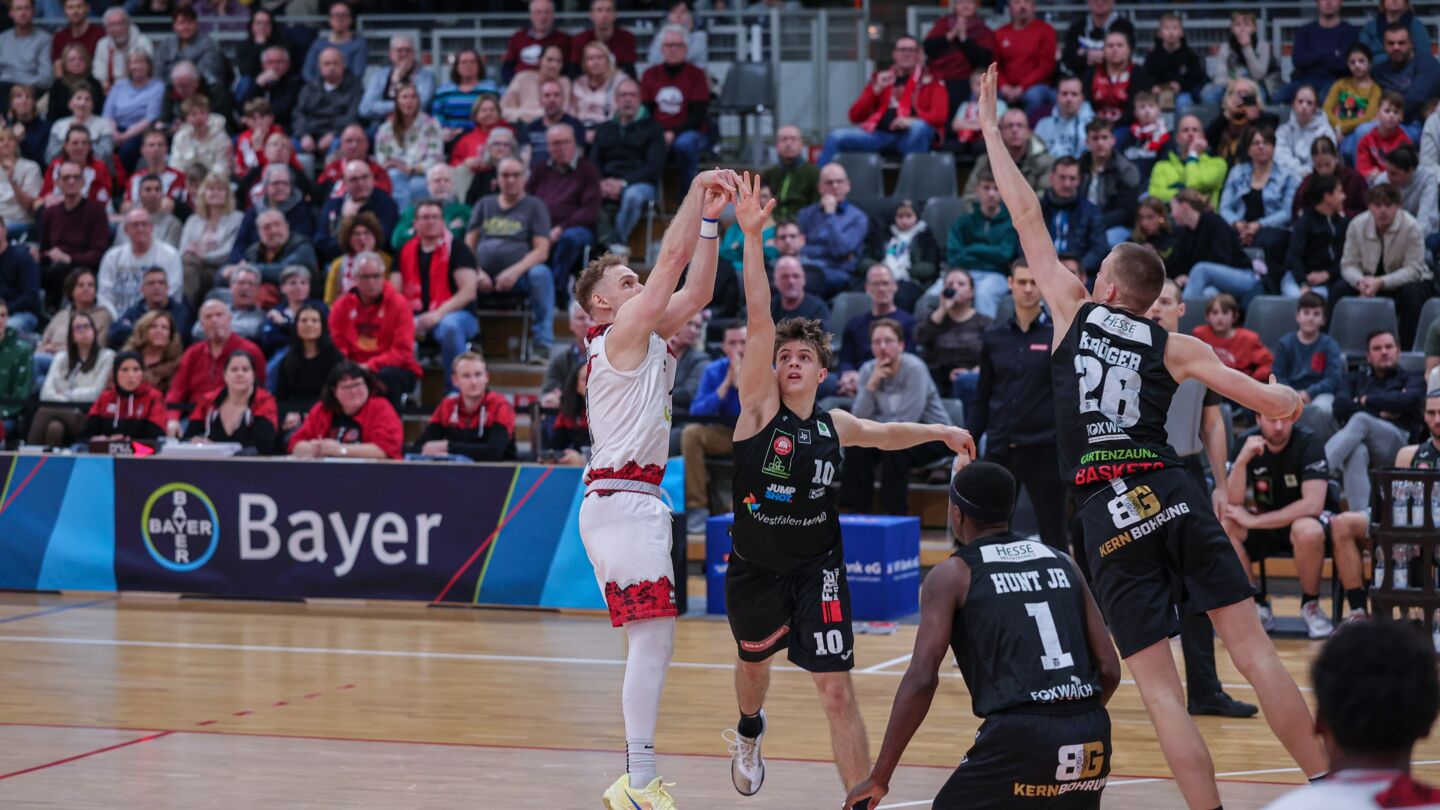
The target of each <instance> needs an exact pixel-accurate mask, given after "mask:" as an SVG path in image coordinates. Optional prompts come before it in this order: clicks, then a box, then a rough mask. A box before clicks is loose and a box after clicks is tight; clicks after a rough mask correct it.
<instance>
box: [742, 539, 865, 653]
mask: <svg viewBox="0 0 1440 810" xmlns="http://www.w3.org/2000/svg"><path fill="white" fill-rule="evenodd" d="M725 607H726V612H727V613H728V614H729V617H730V633H731V634H732V635H734V637H735V647H736V650H737V651H738V652H739V654H740V660H742V661H749V662H751V663H759V662H760V661H764V660H765V659H767V658H769V657H770V656H772V655H774V654H775V653H777V652H779V651H780V650H781V649H782V648H788V649H789V658H790V662H791V663H793V664H794V665H795V666H797V667H800V668H801V669H804V670H806V671H808V672H848V671H849V670H851V669H853V668H854V666H855V631H854V628H853V627H851V625H850V585H849V583H847V582H846V580H845V562H844V559H843V558H842V556H841V555H840V554H839V553H838V552H837V553H836V554H834V555H833V560H832V561H831V563H830V564H828V565H826V566H825V567H822V568H816V569H813V570H809V571H796V572H794V573H790V574H781V573H776V572H775V571H771V570H770V569H768V568H762V567H760V566H758V565H754V564H752V563H748V562H746V561H745V560H743V559H741V558H740V557H739V556H738V555H736V554H733V553H732V554H731V555H730V567H729V568H728V569H727V570H726V572H725Z"/></svg>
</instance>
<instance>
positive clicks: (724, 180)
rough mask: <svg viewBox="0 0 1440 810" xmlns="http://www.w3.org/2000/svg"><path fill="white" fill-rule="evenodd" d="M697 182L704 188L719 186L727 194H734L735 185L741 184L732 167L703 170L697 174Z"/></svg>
mask: <svg viewBox="0 0 1440 810" xmlns="http://www.w3.org/2000/svg"><path fill="white" fill-rule="evenodd" d="M695 182H696V183H699V184H700V187H701V188H703V189H707V190H708V189H712V188H716V187H719V188H721V189H723V190H724V191H725V193H726V194H729V195H731V196H733V195H734V194H735V187H736V186H737V185H739V184H740V178H739V176H738V175H736V174H735V172H733V171H731V170H730V169H711V170H710V171H708V172H701V173H699V174H697V175H695Z"/></svg>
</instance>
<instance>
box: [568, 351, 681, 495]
mask: <svg viewBox="0 0 1440 810" xmlns="http://www.w3.org/2000/svg"><path fill="white" fill-rule="evenodd" d="M587 351H588V352H589V361H588V362H589V366H590V377H589V380H588V382H587V384H586V391H585V403H586V407H587V408H588V410H589V416H590V464H589V466H588V467H587V468H586V469H585V480H586V482H587V483H588V482H589V481H591V480H594V479H597V478H633V479H643V480H650V481H651V483H655V484H658V483H660V476H661V475H663V474H664V469H665V461H666V459H668V458H669V456H670V422H671V418H670V417H671V414H670V390H671V389H672V388H674V386H675V356H674V355H672V354H671V353H670V348H669V346H667V345H666V343H665V341H664V340H662V339H661V338H660V336H659V335H657V334H655V333H654V332H651V333H650V345H649V347H648V349H647V351H646V353H645V360H644V361H643V362H641V363H640V366H639V367H638V368H636V369H634V370H633V371H620V370H618V369H616V368H615V367H614V366H612V365H610V361H609V360H608V359H607V358H606V356H605V332H604V331H603V330H602V331H600V332H599V333H598V334H595V335H594V336H593V337H591V338H590V341H589V345H588V347H587ZM646 468H650V469H648V470H647V469H646ZM651 479H653V480H651Z"/></svg>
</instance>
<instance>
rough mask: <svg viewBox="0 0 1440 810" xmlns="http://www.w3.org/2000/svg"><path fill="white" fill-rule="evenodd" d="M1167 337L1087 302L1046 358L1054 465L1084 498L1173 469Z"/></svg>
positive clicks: (1143, 322)
mask: <svg viewBox="0 0 1440 810" xmlns="http://www.w3.org/2000/svg"><path fill="white" fill-rule="evenodd" d="M1168 338H1169V334H1168V333H1166V331H1165V329H1164V328H1163V327H1161V326H1160V325H1158V324H1156V323H1155V322H1154V321H1151V320H1148V319H1146V318H1141V317H1138V316H1135V315H1131V314H1130V313H1128V312H1124V311H1122V310H1119V309H1113V308H1111V307H1107V306H1105V305H1104V304H1096V303H1093V302H1086V303H1085V304H1083V305H1081V307H1080V311H1079V312H1077V313H1076V314H1075V321H1074V323H1072V324H1070V331H1069V332H1068V333H1066V335H1065V339H1064V340H1062V341H1061V342H1060V345H1059V346H1058V347H1056V349H1055V352H1054V354H1053V355H1052V356H1051V366H1050V370H1051V383H1052V384H1053V386H1054V389H1055V412H1056V423H1057V427H1056V438H1057V441H1058V443H1059V446H1060V467H1061V471H1062V472H1063V473H1064V474H1065V476H1066V479H1067V480H1068V481H1069V482H1070V485H1071V486H1073V487H1075V489H1076V490H1077V491H1079V493H1080V494H1081V495H1082V496H1085V495H1089V494H1091V493H1092V492H1094V491H1095V490H1097V489H1099V488H1100V487H1101V486H1103V485H1104V484H1105V482H1107V481H1110V480H1112V479H1115V478H1120V477H1122V476H1127V475H1136V474H1139V473H1143V472H1148V471H1151V470H1159V469H1163V468H1165V467H1175V466H1179V464H1180V461H1179V459H1178V458H1177V457H1176V456H1175V451H1174V450H1173V449H1171V447H1170V445H1169V444H1168V443H1167V441H1168V439H1167V436H1166V433H1165V421H1166V417H1167V414H1168V413H1169V411H1170V400H1171V399H1172V398H1173V397H1174V396H1175V389H1176V388H1178V387H1179V384H1178V383H1176V382H1175V378H1174V377H1172V376H1171V375H1170V370H1169V369H1167V368H1166V367H1165V343H1166V340H1167V339H1168ZM1077 411H1078V413H1077Z"/></svg>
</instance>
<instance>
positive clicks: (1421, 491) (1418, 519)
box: [1410, 481, 1425, 529]
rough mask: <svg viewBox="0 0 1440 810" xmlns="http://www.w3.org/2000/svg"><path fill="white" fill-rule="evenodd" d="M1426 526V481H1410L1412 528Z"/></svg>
mask: <svg viewBox="0 0 1440 810" xmlns="http://www.w3.org/2000/svg"><path fill="white" fill-rule="evenodd" d="M1424 527H1425V482H1424V481H1411V482H1410V528H1412V529H1421V528H1424Z"/></svg>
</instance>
